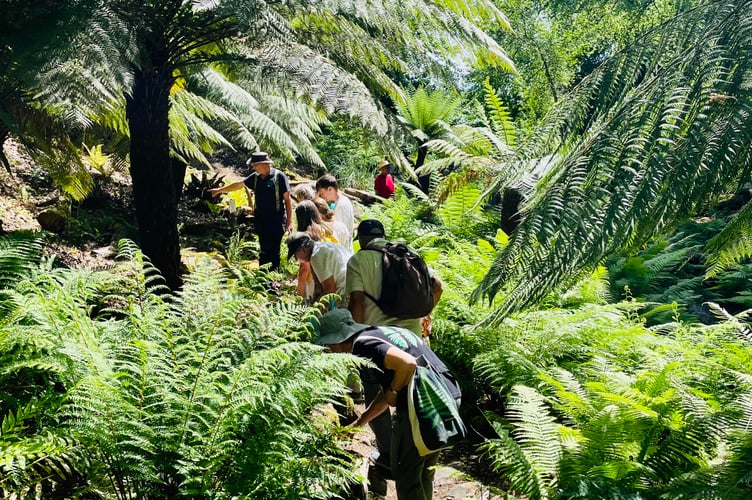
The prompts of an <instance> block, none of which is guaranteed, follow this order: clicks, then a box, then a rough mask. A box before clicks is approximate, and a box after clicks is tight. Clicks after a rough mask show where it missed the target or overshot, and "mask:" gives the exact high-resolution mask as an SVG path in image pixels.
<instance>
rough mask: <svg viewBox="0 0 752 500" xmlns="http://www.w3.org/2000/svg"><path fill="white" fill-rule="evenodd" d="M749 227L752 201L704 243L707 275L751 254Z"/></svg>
mask: <svg viewBox="0 0 752 500" xmlns="http://www.w3.org/2000/svg"><path fill="white" fill-rule="evenodd" d="M751 227H752V203H747V204H746V205H745V206H744V208H742V210H740V211H739V212H738V213H737V214H736V215H735V216H734V219H733V220H732V221H731V222H730V223H729V224H728V225H727V226H726V227H725V228H724V229H723V230H722V231H721V232H720V233H718V235H717V236H716V237H715V238H713V239H712V240H710V241H709V242H708V244H707V245H706V247H705V252H707V253H708V257H707V263H708V271H707V276H708V277H713V276H717V275H718V274H719V273H720V272H722V271H723V270H724V269H726V268H728V267H729V266H731V265H732V264H735V263H737V262H739V261H740V260H742V259H744V258H749V257H750V256H752V229H750V228H751Z"/></svg>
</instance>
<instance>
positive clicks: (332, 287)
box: [319, 275, 337, 296]
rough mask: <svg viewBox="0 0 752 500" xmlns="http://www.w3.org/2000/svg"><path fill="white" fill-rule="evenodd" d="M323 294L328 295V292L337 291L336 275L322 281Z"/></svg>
mask: <svg viewBox="0 0 752 500" xmlns="http://www.w3.org/2000/svg"><path fill="white" fill-rule="evenodd" d="M319 282H320V283H321V295H322V296H323V295H326V294H327V293H335V292H336V291H337V285H336V283H334V275H331V276H329V277H328V278H326V279H325V280H323V281H321V280H319Z"/></svg>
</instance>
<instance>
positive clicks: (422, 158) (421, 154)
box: [415, 145, 431, 194]
mask: <svg viewBox="0 0 752 500" xmlns="http://www.w3.org/2000/svg"><path fill="white" fill-rule="evenodd" d="M427 155H428V148H427V147H425V146H423V145H421V146H418V158H416V159H415V170H418V169H419V168H420V167H422V166H423V164H424V163H425V162H426V156H427ZM418 184H420V189H421V190H422V191H423V192H424V193H426V194H428V190H429V189H430V188H431V176H430V175H419V176H418Z"/></svg>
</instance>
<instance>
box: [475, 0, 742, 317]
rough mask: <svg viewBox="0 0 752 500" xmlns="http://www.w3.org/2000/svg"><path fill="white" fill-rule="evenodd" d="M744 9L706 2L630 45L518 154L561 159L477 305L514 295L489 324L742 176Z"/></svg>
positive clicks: (529, 207)
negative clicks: (499, 295) (505, 292)
mask: <svg viewBox="0 0 752 500" xmlns="http://www.w3.org/2000/svg"><path fill="white" fill-rule="evenodd" d="M750 9H752V5H750V3H749V2H747V1H744V0H738V1H734V0H731V1H724V2H709V3H706V4H704V5H703V6H701V7H699V8H697V9H695V10H692V11H689V12H687V13H685V14H683V15H681V16H679V17H677V18H676V19H674V20H673V21H672V22H670V23H668V24H666V25H663V26H662V27H660V28H658V29H656V30H653V31H651V32H649V33H648V34H647V35H645V36H643V37H641V38H639V39H638V40H636V41H635V42H634V43H633V44H631V45H630V46H629V47H628V48H627V49H625V50H624V51H623V52H621V53H619V54H617V55H616V56H615V57H613V58H612V59H611V60H609V61H608V62H606V63H605V64H604V65H603V66H602V67H601V68H600V69H599V70H597V71H596V72H595V73H594V74H593V75H592V76H591V77H590V78H588V79H586V80H585V81H584V82H583V83H582V84H581V85H580V86H579V87H578V88H577V89H576V90H575V91H574V93H573V94H572V96H570V99H569V101H568V103H569V104H566V103H565V104H563V105H562V106H561V107H560V109H558V110H556V111H555V112H554V113H552V115H551V116H550V117H549V118H548V119H547V120H546V121H545V122H544V124H543V125H542V126H541V127H540V128H539V129H538V130H537V131H536V132H535V133H534V134H533V137H532V139H531V140H529V141H526V143H525V144H523V145H522V146H521V147H520V149H519V155H520V157H521V158H535V157H542V156H544V155H546V154H548V153H551V152H553V151H557V150H558V153H559V154H560V156H558V157H557V158H556V161H555V164H554V166H553V168H552V170H551V171H550V172H549V173H548V175H547V176H546V178H544V179H543V180H542V181H541V182H540V183H539V185H538V186H537V191H538V195H537V196H536V197H535V198H533V199H532V200H531V201H530V202H529V203H528V204H527V206H526V207H525V209H524V221H523V223H522V225H521V226H520V227H519V228H518V229H517V231H515V234H514V235H513V236H512V238H511V240H510V244H509V245H508V246H507V247H505V249H504V251H503V252H502V253H501V254H500V256H499V258H498V259H497V261H496V262H495V263H494V265H493V266H492V268H491V269H490V271H489V274H488V276H487V277H486V278H485V279H484V281H483V283H482V284H481V286H480V287H479V288H478V289H477V291H476V293H475V294H474V299H475V300H479V299H480V298H481V297H486V298H489V299H492V298H493V297H494V296H495V295H496V294H497V293H498V292H499V291H500V290H501V289H502V287H503V286H505V285H506V284H510V285H513V286H511V288H510V290H512V291H511V292H510V294H509V295H508V297H507V300H506V301H505V303H504V305H503V306H502V307H501V308H500V309H499V310H498V311H497V313H496V314H495V315H493V316H491V317H490V318H489V321H496V320H498V319H499V318H501V317H503V316H504V315H506V314H507V313H509V312H510V311H513V310H515V309H518V308H520V307H524V306H526V305H529V304H531V303H534V302H535V301H538V300H541V299H542V298H543V297H544V296H545V295H546V294H547V293H549V292H550V291H551V290H552V289H553V288H554V287H555V286H557V285H564V286H566V285H569V284H572V283H573V282H575V281H576V280H577V279H578V278H579V277H581V276H582V275H583V273H584V272H587V270H590V269H593V268H594V266H595V265H597V264H598V263H599V262H601V261H602V259H603V258H604V257H606V256H608V255H611V254H613V253H614V252H617V251H620V250H623V249H625V248H632V247H634V246H635V245H637V244H639V243H642V242H644V241H645V240H646V239H647V238H649V237H650V236H652V235H654V234H656V232H657V231H659V230H660V229H662V228H664V227H666V226H667V225H669V224H671V223H673V222H675V221H677V220H680V219H681V218H682V217H687V216H688V215H690V214H692V213H693V212H694V211H695V210H697V208H698V207H701V206H703V204H704V203H706V202H707V200H709V199H711V198H712V197H714V196H717V195H718V194H720V193H722V192H723V191H724V190H725V189H726V188H727V186H728V185H730V184H732V183H734V182H738V181H739V180H740V179H744V178H746V177H747V175H748V173H749V170H750V167H751V166H752V162H750V154H751V153H750V151H751V149H750V141H751V140H752V130H750V128H749V126H748V123H749V115H750V112H752V101H751V100H750V97H749V82H750V78H751V75H750V72H749V67H750V64H749V61H750V59H752V51H750V50H749V47H750V45H749V40H750V38H752V24H751V23H750ZM522 164H523V163H519V165H520V166H522Z"/></svg>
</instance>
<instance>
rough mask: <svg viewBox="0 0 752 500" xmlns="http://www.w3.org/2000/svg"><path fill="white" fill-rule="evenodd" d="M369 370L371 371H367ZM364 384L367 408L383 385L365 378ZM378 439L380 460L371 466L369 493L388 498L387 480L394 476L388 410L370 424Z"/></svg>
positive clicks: (389, 413)
mask: <svg viewBox="0 0 752 500" xmlns="http://www.w3.org/2000/svg"><path fill="white" fill-rule="evenodd" d="M366 370H369V369H366ZM361 381H362V383H363V396H364V397H365V400H366V407H368V405H370V404H371V402H372V401H373V400H374V399H376V396H378V395H379V392H380V391H381V385H380V384H378V383H376V382H374V381H373V379H369V377H367V376H365V377H362V378H361ZM368 425H369V427H371V430H372V431H373V435H374V437H375V438H376V449H377V450H378V451H379V458H378V459H377V460H376V463H375V464H373V465H372V466H371V470H369V473H368V483H369V484H368V491H371V492H373V493H376V494H379V495H383V496H386V490H387V484H386V481H387V479H391V477H392V474H391V471H390V470H389V469H390V467H391V459H390V453H391V446H392V417H391V412H390V411H389V409H388V408H387V410H386V411H385V412H384V413H382V414H381V415H379V416H378V417H376V418H374V419H373V420H371V421H370V422H369V423H368Z"/></svg>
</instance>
